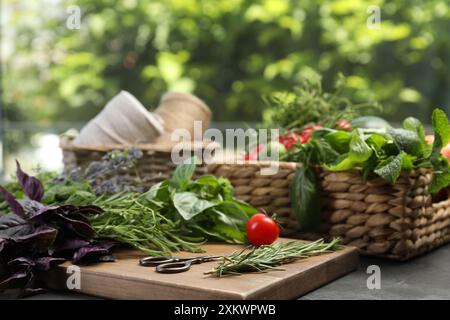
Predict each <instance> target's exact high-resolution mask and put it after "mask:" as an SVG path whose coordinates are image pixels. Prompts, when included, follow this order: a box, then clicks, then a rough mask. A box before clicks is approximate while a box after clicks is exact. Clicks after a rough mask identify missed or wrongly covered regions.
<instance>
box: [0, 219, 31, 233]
mask: <svg viewBox="0 0 450 320" xmlns="http://www.w3.org/2000/svg"><path fill="white" fill-rule="evenodd" d="M26 223H27V222H26V221H25V220H23V219H22V218H20V217H19V216H17V215H15V214H4V215H0V238H2V236H1V234H2V230H5V229H9V228H12V227H17V226H21V225H24V224H26Z"/></svg>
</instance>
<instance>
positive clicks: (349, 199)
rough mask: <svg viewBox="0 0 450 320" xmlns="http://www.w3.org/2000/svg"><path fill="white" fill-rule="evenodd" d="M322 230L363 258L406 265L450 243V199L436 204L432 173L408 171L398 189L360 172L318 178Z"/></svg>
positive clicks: (328, 174) (420, 170)
mask: <svg viewBox="0 0 450 320" xmlns="http://www.w3.org/2000/svg"><path fill="white" fill-rule="evenodd" d="M319 176H320V181H321V188H322V190H323V192H322V198H323V208H324V221H323V222H324V226H326V230H327V234H328V235H330V236H340V237H342V239H343V240H344V243H345V244H349V245H352V246H356V247H358V248H359V249H360V250H361V252H362V253H364V254H369V255H374V256H381V257H388V258H393V259H397V260H407V259H409V258H412V257H414V256H417V255H419V254H422V253H424V252H427V251H429V250H431V249H433V248H435V247H438V246H440V245H442V244H444V243H446V242H449V241H450V199H446V200H444V201H441V202H438V203H432V198H431V195H429V194H428V186H429V184H430V183H431V180H432V171H431V170H429V169H418V170H413V171H410V172H404V173H403V174H402V175H401V177H400V178H399V179H398V181H397V182H396V183H395V184H390V183H388V182H386V181H385V180H383V179H381V178H379V177H374V178H371V179H369V180H368V181H366V182H363V181H362V179H361V175H360V173H359V172H357V171H347V172H328V171H323V172H321V173H319Z"/></svg>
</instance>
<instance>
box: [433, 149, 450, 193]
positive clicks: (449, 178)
mask: <svg viewBox="0 0 450 320" xmlns="http://www.w3.org/2000/svg"><path fill="white" fill-rule="evenodd" d="M433 170H434V172H433V180H432V181H431V185H430V187H429V188H428V191H429V192H430V193H433V194H434V193H437V192H439V191H440V190H441V189H443V188H446V187H448V186H449V185H450V167H449V163H448V160H447V159H446V158H444V157H442V156H439V158H437V159H436V160H435V161H434V165H433Z"/></svg>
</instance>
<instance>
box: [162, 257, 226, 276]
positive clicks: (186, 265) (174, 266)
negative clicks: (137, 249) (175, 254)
mask: <svg viewBox="0 0 450 320" xmlns="http://www.w3.org/2000/svg"><path fill="white" fill-rule="evenodd" d="M220 258H221V257H220V256H205V257H197V258H192V259H186V260H183V259H179V260H178V261H171V262H167V263H163V264H160V265H158V266H156V272H159V273H179V272H185V271H188V270H189V269H190V268H191V266H192V265H193V264H199V263H203V262H208V261H213V260H217V259H220Z"/></svg>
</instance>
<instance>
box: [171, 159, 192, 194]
mask: <svg viewBox="0 0 450 320" xmlns="http://www.w3.org/2000/svg"><path fill="white" fill-rule="evenodd" d="M196 166H197V165H196V159H195V158H189V159H187V160H186V161H185V162H184V164H183V165H180V166H178V167H177V168H176V169H175V171H174V173H173V175H172V179H170V182H171V183H172V184H173V185H175V186H176V187H179V188H181V189H183V188H184V187H186V185H187V184H188V183H189V181H190V180H191V178H192V176H193V175H194V172H195V167H196Z"/></svg>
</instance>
